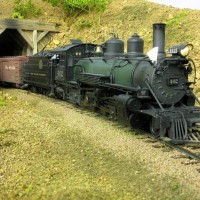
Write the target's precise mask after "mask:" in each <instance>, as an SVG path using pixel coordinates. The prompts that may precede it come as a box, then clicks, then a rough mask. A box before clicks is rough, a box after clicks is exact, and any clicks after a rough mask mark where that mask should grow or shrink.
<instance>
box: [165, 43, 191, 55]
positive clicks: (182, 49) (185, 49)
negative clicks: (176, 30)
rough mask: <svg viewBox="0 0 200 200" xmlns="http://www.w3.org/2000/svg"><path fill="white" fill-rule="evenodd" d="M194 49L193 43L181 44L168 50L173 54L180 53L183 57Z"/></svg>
mask: <svg viewBox="0 0 200 200" xmlns="http://www.w3.org/2000/svg"><path fill="white" fill-rule="evenodd" d="M192 49H193V45H192V44H180V45H176V46H174V47H171V48H169V49H168V52H169V53H171V54H172V55H179V56H181V57H186V56H187V55H188V54H189V52H190V51H191V50H192Z"/></svg>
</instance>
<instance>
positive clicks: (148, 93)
mask: <svg viewBox="0 0 200 200" xmlns="http://www.w3.org/2000/svg"><path fill="white" fill-rule="evenodd" d="M192 48H193V46H192V45H191V44H180V45H176V46H173V47H171V48H169V49H168V54H169V55H168V56H166V52H165V24H153V49H152V50H151V51H149V52H148V53H147V55H145V54H144V52H143V50H144V40H143V39H142V38H140V36H139V35H137V34H136V33H135V34H134V35H133V36H132V37H131V38H130V39H128V41H127V53H124V42H123V41H122V40H120V39H118V37H117V36H116V35H115V34H114V35H113V37H112V38H111V39H109V40H107V41H106V42H105V43H103V44H101V45H96V44H90V43H82V42H81V41H80V40H72V43H71V44H69V45H66V46H62V47H58V48H56V49H53V50H48V51H42V52H39V53H37V54H35V55H33V56H29V57H16V58H15V59H16V60H15V61H17V62H15V61H13V59H14V58H0V82H1V83H2V84H8V83H9V84H13V85H15V86H18V87H21V88H23V89H29V90H32V91H33V92H38V93H41V94H45V95H49V96H54V97H56V98H59V99H63V100H66V101H69V102H72V103H74V104H77V105H79V106H83V107H87V108H90V109H92V110H95V111H98V112H100V113H103V114H104V115H108V116H110V117H112V118H114V119H116V120H118V121H119V122H120V123H123V124H128V125H131V126H132V127H133V128H137V129H143V130H147V131H149V132H150V133H151V134H152V135H153V136H155V137H158V138H162V137H168V138H169V139H170V140H171V141H173V142H174V143H188V142H191V143H194V142H197V143H198V142H200V134H199V131H198V130H197V128H198V127H199V125H200V107H198V106H195V104H196V103H200V102H199V100H198V98H197V97H196V96H195V94H194V93H193V90H192V87H191V86H192V85H193V84H194V83H195V78H196V77H194V81H192V82H190V81H189V78H188V77H189V75H190V74H192V72H194V74H196V67H195V64H194V62H193V60H192V59H190V58H187V56H188V54H189V51H190V50H192Z"/></svg>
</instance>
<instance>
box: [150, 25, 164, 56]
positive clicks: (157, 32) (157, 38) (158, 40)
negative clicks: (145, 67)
mask: <svg viewBox="0 0 200 200" xmlns="http://www.w3.org/2000/svg"><path fill="white" fill-rule="evenodd" d="M165 26H166V24H164V23H156V24H153V47H158V58H159V57H164V56H165Z"/></svg>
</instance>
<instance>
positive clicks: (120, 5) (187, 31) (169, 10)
mask: <svg viewBox="0 0 200 200" xmlns="http://www.w3.org/2000/svg"><path fill="white" fill-rule="evenodd" d="M13 2H14V1H13ZM33 2H34V4H35V5H37V7H38V8H42V15H41V16H39V18H38V20H41V21H46V22H56V23H58V24H60V28H61V30H62V32H61V33H59V34H57V35H56V36H55V37H54V38H53V39H52V41H51V42H50V43H49V45H47V48H48V49H51V48H54V47H56V46H57V45H64V44H67V43H69V40H70V39H72V38H78V39H82V40H83V41H84V42H92V43H102V42H104V41H105V40H106V39H108V38H109V37H110V33H113V32H114V33H117V34H118V36H119V38H121V39H123V40H124V41H126V40H127V39H128V38H129V37H130V36H131V35H133V33H135V32H137V33H138V34H139V35H140V36H141V37H142V38H143V39H144V41H145V52H147V51H148V50H149V49H151V47H152V24H153V23H156V22H164V23H166V24H167V28H166V29H167V30H166V49H167V48H168V47H170V46H171V45H175V44H180V43H192V44H193V45H194V50H193V52H192V53H191V55H190V56H191V57H192V58H193V59H194V60H195V63H196V65H197V68H199V67H200V58H199V51H200V42H199V41H200V32H199V24H200V17H199V16H200V11H196V10H189V9H176V8H173V7H170V6H162V5H159V4H156V3H151V2H147V1H146V0H123V1H121V0H115V1H112V3H111V4H110V5H109V6H108V7H107V9H106V10H105V11H104V12H103V13H89V14H87V15H86V14H84V15H81V16H74V17H69V16H68V17H67V16H66V15H65V13H64V12H63V11H62V10H61V9H60V8H57V7H52V6H51V5H50V4H48V3H46V2H44V1H42V0H34V1H33ZM0 7H1V8H2V10H1V12H0V18H9V17H11V16H12V7H13V3H12V1H10V2H9V3H8V1H7V0H1V2H0ZM197 77H198V80H197V81H198V82H199V80H200V73H199V72H198V73H197ZM199 96H200V93H199Z"/></svg>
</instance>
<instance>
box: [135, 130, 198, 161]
mask: <svg viewBox="0 0 200 200" xmlns="http://www.w3.org/2000/svg"><path fill="white" fill-rule="evenodd" d="M136 131H137V132H140V133H142V134H144V135H146V136H147V137H148V138H151V139H153V140H155V141H157V142H159V143H161V144H163V145H165V146H167V147H169V148H171V149H174V150H176V151H178V152H180V153H181V154H183V155H185V156H186V157H188V158H189V159H193V160H195V161H196V162H199V163H200V142H191V143H189V144H184V145H183V144H181V145H180V144H175V143H173V142H172V141H171V140H170V139H169V138H165V137H164V138H156V137H154V136H153V135H152V134H150V133H148V132H146V131H141V130H136ZM197 150H198V152H196V151H197Z"/></svg>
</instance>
